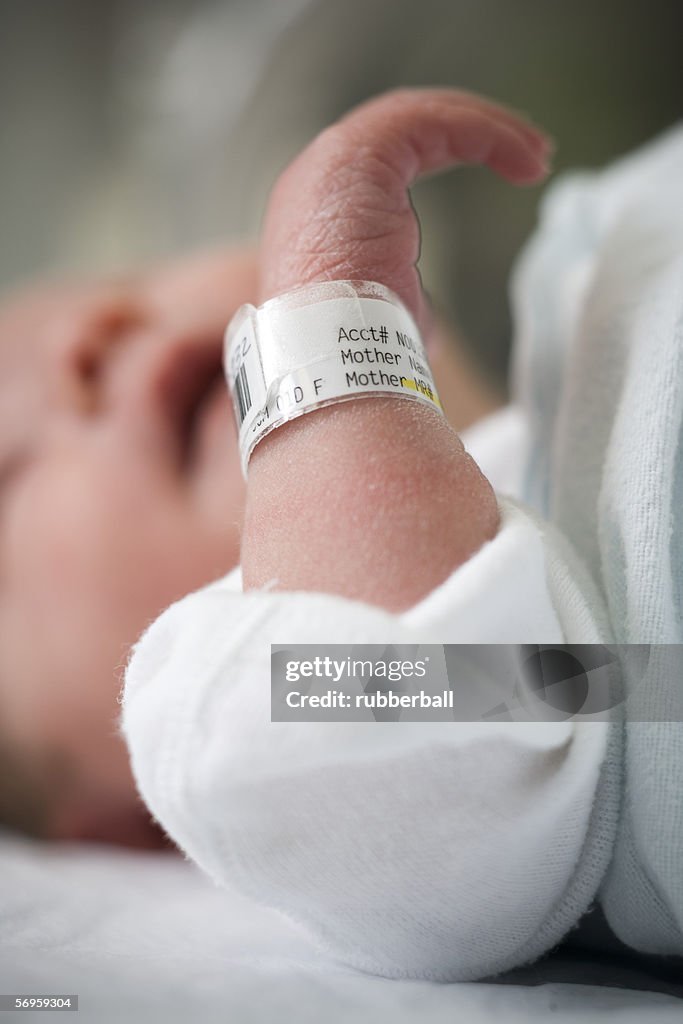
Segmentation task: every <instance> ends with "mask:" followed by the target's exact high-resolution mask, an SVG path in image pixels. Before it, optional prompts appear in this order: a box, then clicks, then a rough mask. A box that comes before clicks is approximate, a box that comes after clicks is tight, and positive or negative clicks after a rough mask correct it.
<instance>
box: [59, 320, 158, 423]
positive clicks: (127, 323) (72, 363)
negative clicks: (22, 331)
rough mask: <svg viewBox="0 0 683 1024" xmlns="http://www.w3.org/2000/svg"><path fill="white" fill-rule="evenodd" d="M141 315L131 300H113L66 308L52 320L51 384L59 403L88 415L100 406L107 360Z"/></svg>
mask: <svg viewBox="0 0 683 1024" xmlns="http://www.w3.org/2000/svg"><path fill="white" fill-rule="evenodd" d="M141 322H142V315H141V312H140V310H139V309H138V308H137V307H135V306H134V305H133V304H132V303H128V302H124V301H112V302H103V303H96V304H93V305H88V306H83V307H82V308H79V309H76V310H71V311H69V312H65V314H64V316H63V317H62V318H61V319H59V320H57V321H56V322H55V323H54V324H53V339H52V341H53V344H52V346H51V353H52V374H51V381H50V385H51V388H52V391H53V397H54V399H55V401H56V402H57V404H58V405H60V406H61V407H63V408H69V409H71V410H72V411H76V412H79V413H83V414H84V415H90V414H93V413H95V412H96V411H97V409H98V408H99V407H100V405H101V402H102V397H103V391H104V383H105V376H106V370H107V364H108V363H109V361H110V360H112V359H113V358H114V356H115V350H117V349H118V347H119V346H121V345H122V344H124V343H125V342H126V340H128V339H130V337H131V334H132V332H133V331H134V330H135V329H136V328H137V327H139V326H140V324H141Z"/></svg>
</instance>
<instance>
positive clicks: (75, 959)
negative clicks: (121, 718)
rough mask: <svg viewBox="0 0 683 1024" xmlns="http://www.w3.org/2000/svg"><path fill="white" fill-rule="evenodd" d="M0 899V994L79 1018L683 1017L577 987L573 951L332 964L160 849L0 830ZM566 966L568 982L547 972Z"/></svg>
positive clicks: (281, 924)
mask: <svg viewBox="0 0 683 1024" xmlns="http://www.w3.org/2000/svg"><path fill="white" fill-rule="evenodd" d="M0 908H1V915H0V992H2V993H14V992H37V993H50V992H53V993H75V994H78V995H79V997H80V1009H79V1015H78V1017H77V1018H76V1019H78V1020H80V1021H97V1022H108V1021H119V1020H124V1019H125V1020H126V1021H163V1022H165V1024H169V1022H170V1024H172V1022H175V1021H179V1022H180V1021H182V1022H186V1021H188V1020H194V1021H197V1022H212V1021H222V1022H225V1021H230V1022H237V1024H242V1022H245V1024H251V1022H259V1024H262V1022H270V1021H278V1020H285V1021H287V1020H296V1021H297V1022H300V1024H306V1022H309V1021H310V1022H311V1024H313V1022H315V1024H319V1022H320V1021H325V1022H326V1024H337V1022H341V1021H353V1022H365V1021H368V1022H370V1021H372V1022H373V1024H383V1022H385V1021H386V1022H387V1024H388V1022H391V1024H404V1022H408V1021H410V1022H417V1021H419V1022H420V1024H441V1022H446V1021H448V1022H449V1024H453V1022H454V1021H457V1020H467V1021H468V1024H484V1022H485V1024H491V1022H496V1024H498V1022H499V1021H506V1022H507V1021H510V1022H516V1021H519V1022H525V1024H528V1022H530V1024H534V1022H535V1021H538V1022H539V1024H540V1022H541V1021H543V1022H545V1021H546V1020H547V1019H548V1016H549V1015H550V1014H552V1019H553V1020H555V1021H560V1022H562V1024H564V1022H569V1021H581V1022H585V1021H602V1020H606V1019H607V1020H610V1021H614V1020H616V1021H619V1024H621V1022H629V1021H633V1022H636V1021H638V1022H642V1021H648V1022H658V1021H671V1022H673V1021H678V1022H679V1024H680V1022H681V1021H682V1020H683V999H679V998H677V997H676V996H674V995H671V994H666V993H664V992H656V991H640V990H629V989H625V988H617V987H614V986H603V985H600V986H598V985H595V984H582V983H581V981H582V979H583V978H585V977H589V976H590V977H591V980H595V973H596V972H595V970H593V971H592V973H591V974H590V975H589V974H588V973H587V969H584V967H582V965H581V964H580V963H577V962H576V961H574V962H573V964H569V965H567V964H564V965H563V964H562V963H561V962H560V963H559V966H558V963H555V964H554V966H553V964H552V963H551V962H548V964H541V965H537V966H536V967H534V968H533V969H532V974H531V975H530V977H532V978H533V982H534V984H531V985H525V984H520V983H519V982H517V983H515V984H505V983H496V984H491V983H467V984H452V985H439V984H432V983H429V982H417V981H388V980H386V979H383V978H377V977H372V976H369V975H364V974H360V973H358V972H356V971H353V970H350V969H348V968H345V967H344V966H341V965H338V964H336V963H334V962H333V961H331V960H330V958H329V957H327V956H326V954H325V953H324V951H322V950H320V949H319V948H317V947H316V946H315V945H313V944H312V943H311V941H310V940H309V939H308V938H307V936H306V935H305V934H304V933H303V932H302V931H300V930H299V929H298V928H297V927H296V926H295V925H293V924H292V923H290V922H289V921H288V920H286V919H285V918H283V917H281V916H280V915H278V914H277V913H274V912H273V911H271V910H268V909H264V908H261V907H258V906H255V905H253V904H250V903H246V902H245V901H244V900H243V899H242V898H241V897H238V896H237V895H233V894H232V893H229V892H225V891H222V890H219V889H217V888H215V887H214V885H213V884H212V883H211V882H210V881H209V880H208V879H206V878H205V877H204V876H203V875H202V874H201V873H200V872H199V871H198V870H197V869H196V868H195V867H194V866H193V865H191V864H190V863H188V862H186V861H184V860H183V859H182V858H180V857H179V856H177V855H174V854H170V853H169V854H164V853H136V852H128V851H121V852H119V851H113V850H112V849H109V848H106V847H98V846H84V845H68V844H65V845H59V846H49V845H44V844H39V843H33V842H31V841H30V840H24V839H21V838H18V837H14V836H9V835H6V834H3V835H2V837H1V838H0ZM567 972H569V975H570V976H571V975H573V976H574V979H573V982H572V983H569V982H567V981H566V980H562V981H556V980H552V979H553V978H557V977H561V978H566V977H567ZM544 978H547V979H548V980H544ZM654 987H656V986H654ZM681 993H682V994H683V988H682V990H681ZM34 1018H35V1019H36V1020H40V1021H42V1022H44V1021H45V1019H46V1017H45V1014H44V1013H41V1014H37V1013H31V1012H27V1011H22V1012H21V1013H14V1012H8V1013H3V1014H2V1024H5V1022H8V1021H11V1020H17V1021H23V1022H24V1024H27V1022H28V1021H30V1020H32V1019H34ZM66 1019H67V1020H68V1019H69V1018H66Z"/></svg>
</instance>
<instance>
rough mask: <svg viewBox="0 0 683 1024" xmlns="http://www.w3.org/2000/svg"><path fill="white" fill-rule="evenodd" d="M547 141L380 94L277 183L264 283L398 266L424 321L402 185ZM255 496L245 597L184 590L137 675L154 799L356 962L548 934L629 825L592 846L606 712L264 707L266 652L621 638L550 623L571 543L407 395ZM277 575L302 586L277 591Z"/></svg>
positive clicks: (447, 976) (218, 588)
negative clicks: (506, 718) (283, 719)
mask: <svg viewBox="0 0 683 1024" xmlns="http://www.w3.org/2000/svg"><path fill="white" fill-rule="evenodd" d="M542 151H543V145H542V143H541V142H539V141H537V136H536V134H535V133H532V132H530V131H529V130H527V129H526V128H524V127H523V126H522V125H521V124H520V123H519V122H518V121H517V120H516V119H514V118H511V117H510V115H507V114H504V113H503V112H502V111H497V110H495V109H494V108H492V107H490V106H488V105H486V104H482V103H481V101H478V100H475V99H473V98H471V97H463V96H462V95H459V94H455V95H453V94H449V93H443V92H439V93H433V92H424V93H400V94H393V95H390V96H388V97H385V98H382V99H380V100H377V101H375V102H373V103H371V104H369V105H367V106H366V107H365V108H362V109H361V110H360V111H358V112H356V113H355V114H353V115H351V116H350V117H349V118H348V119H346V120H345V121H343V122H342V123H341V124H340V125H338V126H336V127H334V128H332V129H330V130H329V131H328V132H326V133H324V134H323V136H322V137H321V139H319V140H317V141H316V142H315V143H313V145H312V146H311V147H310V148H309V150H308V151H307V153H306V155H304V156H302V157H301V158H300V159H299V160H298V161H296V162H295V164H294V165H293V166H292V168H291V169H290V170H289V171H288V172H286V174H285V176H284V178H283V181H282V182H281V183H280V185H279V186H278V188H277V190H276V192H275V195H274V197H273V203H272V205H271V212H270V214H269V218H268V223H267V226H266V232H265V236H264V250H263V257H262V264H263V280H262V290H261V298H262V299H265V298H267V297H269V296H271V295H275V294H277V293H280V292H281V291H282V290H284V289H287V288H290V287H293V286H295V285H297V284H303V283H306V282H309V281H311V280H315V279H321V278H322V279H324V278H325V277H329V278H340V277H343V278H349V277H361V278H366V279H371V280H379V281H380V283H383V284H386V285H388V286H389V287H391V288H392V289H393V290H394V291H396V292H397V293H398V294H399V295H400V296H401V298H402V299H403V301H404V302H405V303H406V304H407V305H408V306H409V308H410V309H411V311H412V312H413V314H414V315H415V316H416V318H417V320H418V322H419V323H421V325H422V327H423V330H425V329H426V319H427V315H426V310H425V307H424V304H423V299H422V295H421V292H420V287H419V279H418V277H417V274H416V271H415V268H414V261H415V258H416V256H417V224H416V222H415V219H414V216H413V214H412V209H411V207H410V204H409V201H408V199H407V193H406V185H407V183H408V181H410V180H412V178H414V177H415V175H416V174H417V173H418V172H419V171H421V170H434V169H436V168H437V167H440V166H445V165H446V164H448V163H452V162H453V161H455V160H458V159H469V160H482V159H483V160H486V161H488V162H489V163H490V164H491V165H492V166H494V168H495V169H497V170H500V171H502V172H503V173H505V174H506V175H507V176H509V177H510V178H512V179H513V180H529V179H534V178H535V177H537V176H538V175H539V174H540V173H541V166H542ZM326 183H327V184H326ZM309 204H310V206H309ZM359 210H362V211H363V215H362V217H360V216H359V215H358V213H359ZM325 211H326V212H325ZM276 257H277V258H276ZM424 480H429V487H428V488H425V487H424V486H422V485H421V484H422V482H423V481H424ZM248 489H249V497H248V510H247V522H246V527H245V537H244V552H243V555H244V557H243V563H244V564H243V569H244V577H245V583H246V587H247V590H248V592H247V593H242V592H241V591H240V588H239V586H238V581H237V580H236V579H235V578H234V577H232V578H228V579H227V580H224V581H219V582H218V583H216V584H214V585H212V586H210V587H207V588H204V590H202V591H199V592H198V593H196V594H192V595H189V597H187V598H185V599H184V600H182V601H180V602H178V603H177V604H176V605H174V606H172V607H171V608H170V609H168V610H167V611H166V612H165V613H164V615H162V616H161V617H160V618H159V619H158V620H157V622H156V623H154V625H153V626H152V627H151V629H150V630H149V631H148V633H147V634H146V635H145V636H144V637H143V638H142V640H141V641H140V643H139V644H138V646H137V648H136V651H135V653H134V656H133V658H132V660H131V663H130V665H129V668H128V672H127V677H126V688H125V694H124V713H123V730H124V734H125V737H126V740H127V742H128V745H129V748H130V751H131V756H132V763H133V768H134V771H135V776H136V779H137V782H138V786H139V788H140V792H141V794H142V796H143V798H144V799H145V801H146V803H147V804H148V806H149V807H150V809H151V810H152V812H153V813H154V815H155V816H156V817H157V819H158V820H159V821H160V823H161V824H162V825H163V826H164V827H165V828H166V829H167V830H168V832H169V834H170V835H171V836H172V837H173V838H174V839H175V841H176V842H177V843H178V845H179V846H180V847H181V848H182V849H183V850H184V851H185V852H186V853H188V854H189V855H190V856H191V857H192V858H193V859H194V860H195V861H196V862H197V863H198V864H199V865H201V867H202V868H203V869H204V870H205V871H207V872H208V873H209V874H210V875H211V876H212V877H213V878H214V879H215V880H216V881H217V882H218V883H220V884H224V885H229V886H235V887H237V888H238V889H240V890H241V891H242V892H245V893H247V894H248V895H250V896H252V897H253V898H255V899H257V900H259V901H261V902H265V903H267V904H269V905H271V906H274V907H277V908H279V909H281V910H283V911H285V912H286V913H288V914H289V915H290V916H291V917H292V918H294V919H296V920H298V921H301V922H303V923H304V924H305V925H306V926H307V927H308V928H310V929H311V930H312V932H313V933H314V934H315V935H316V936H317V937H318V938H319V939H321V940H322V941H323V942H325V943H326V944H327V945H328V946H329V947H330V948H331V949H332V950H333V952H334V953H335V954H336V955H337V956H339V957H341V958H343V959H344V960H345V961H347V962H350V963H352V964H354V965H356V966H358V967H361V968H363V969H366V970H370V971H374V972H377V973H381V974H386V975H390V976H417V977H430V978H438V979H442V980H455V979H471V978H478V977H483V976H486V975H490V974H492V973H495V972H498V971H501V970H504V969H506V968H508V967H512V966H514V965H515V964H518V963H522V962H525V961H527V960H529V959H531V958H533V957H535V956H537V955H539V954H540V953H542V952H544V951H545V950H547V949H549V948H550V947H551V946H552V945H553V944H554V943H555V942H557V941H558V940H559V939H560V938H561V936H562V935H563V934H564V932H565V931H566V930H567V929H568V928H569V927H571V925H572V924H574V923H575V921H576V920H577V919H578V917H579V916H580V914H581V913H582V912H583V910H584V909H585V908H586V907H587V905H588V903H589V901H590V899H591V898H592V895H593V893H594V891H595V889H596V887H597V884H598V882H599V878H600V874H601V871H602V869H603V867H604V860H605V857H606V856H608V855H609V848H610V844H609V837H606V836H604V835H602V836H601V837H600V845H599V847H598V849H597V850H596V849H595V848H594V846H591V845H590V844H589V843H588V842H587V836H588V833H589V822H590V818H591V808H592V803H593V798H594V795H595V793H596V789H597V788H598V785H599V782H598V780H599V776H600V764H601V761H602V759H603V755H604V731H603V730H602V729H601V728H600V727H598V726H596V727H595V729H593V730H591V727H590V726H584V727H581V726H579V727H578V729H575V728H574V727H573V726H571V725H569V724H565V723H556V724H551V725H548V726H536V727H533V726H532V727H524V726H521V727H516V726H515V725H507V726H506V725H500V726H499V725H496V724H495V723H490V724H486V725H478V726H475V727H474V728H471V727H468V726H462V725H457V724H455V723H453V724H449V723H431V722H430V723H400V724H395V725H393V724H384V723H382V724H377V723H374V722H371V721H369V722H365V723H331V722H321V723H301V722H291V723H289V722H288V723H271V722H270V706H269V705H270V644H271V643H274V644H284V645H288V644H301V643H336V644H369V643H378V644H403V643H406V644H411V643H428V642H436V643H444V642H476V643H534V642H536V643H555V642H562V641H563V640H564V641H568V642H571V641H572V640H577V641H578V640H580V641H581V642H591V641H593V640H595V641H601V640H604V639H605V637H604V635H602V634H601V633H600V629H599V627H598V626H597V625H595V624H594V623H593V622H592V621H591V620H590V614H588V613H587V615H586V618H585V621H587V622H589V626H590V629H593V632H592V633H591V632H590V630H589V629H588V628H584V627H583V626H582V627H581V628H580V629H579V635H578V636H577V635H576V634H575V635H574V636H572V635H571V630H567V629H565V623H563V622H562V620H561V619H560V618H558V615H557V613H556V611H555V605H556V604H557V603H559V604H562V602H564V604H565V606H566V607H567V608H568V609H569V610H570V615H569V618H568V619H567V621H570V620H571V621H578V619H577V617H580V614H581V608H582V604H581V601H582V598H581V593H580V588H578V587H576V586H574V584H573V583H572V578H573V576H572V570H570V569H568V568H567V564H566V562H565V561H564V560H563V559H564V556H563V551H562V548H561V546H560V547H555V546H553V544H552V535H551V534H550V532H548V534H547V535H546V533H545V531H543V532H542V531H541V530H540V529H539V528H538V526H537V525H536V524H535V523H534V522H533V520H532V519H531V518H530V517H529V516H527V515H526V514H525V513H523V512H521V511H520V510H517V509H516V508H515V507H514V506H513V505H511V504H509V503H506V502H501V504H500V507H498V504H497V503H496V500H495V496H494V495H493V492H492V491H491V488H490V486H489V484H488V483H487V481H486V480H485V479H484V478H483V476H482V475H481V473H480V472H479V470H478V469H477V467H476V466H475V465H474V463H473V462H472V461H471V460H470V459H469V457H468V456H467V455H466V454H465V453H464V451H463V449H462V445H461V444H460V441H459V440H458V438H457V436H456V435H455V434H454V433H453V432H452V431H451V430H450V429H449V428H448V427H447V425H446V424H445V423H444V422H443V421H442V420H441V419H440V418H439V417H438V416H437V415H436V414H435V413H433V412H431V411H430V410H429V409H423V408H422V407H420V406H418V405H417V403H411V402H408V401H403V400H400V399H363V400H362V401H357V402H356V401H354V402H349V403H348V404H346V405H340V406H337V407H333V408H331V409H327V410H324V411H318V412H315V413H312V414H310V415H306V416H304V417H302V418H301V419H300V420H298V421H296V422H294V423H290V424H288V425H287V426H285V427H282V428H279V429H278V430H276V431H275V432H274V433H273V434H272V435H270V436H269V437H268V438H267V439H266V440H264V441H263V442H262V443H261V444H260V445H258V446H257V448H256V450H255V453H254V456H253V458H252V463H251V466H250V472H249V484H248ZM499 515H500V523H499ZM416 538H417V539H416ZM544 545H545V547H544ZM406 552H408V553H409V556H410V557H409V558H408V559H407V558H406ZM546 557H547V558H548V566H547V565H546ZM458 566H460V568H458V569H457V571H455V572H453V570H454V569H456V567H458ZM446 577H448V579H447V580H446V582H445V583H444V586H443V587H442V588H438V584H439V583H441V582H442V581H443V580H445V579H446ZM553 578H554V579H555V584H553V583H552V579H553ZM273 579H275V580H277V588H279V590H280V591H287V592H272V588H271V589H269V590H268V591H267V592H263V590H261V589H259V588H260V587H261V585H263V584H267V583H270V582H271V581H272V580H273ZM549 579H550V581H551V582H548V581H549ZM435 587H437V591H436V594H437V595H439V594H440V599H439V600H438V601H437V602H436V605H434V602H433V597H434V595H433V594H432V597H430V598H428V599H427V601H426V602H419V603H418V604H417V605H416V606H415V607H414V608H410V610H408V611H407V612H405V613H402V614H398V613H397V612H396V610H398V609H406V608H408V607H409V606H410V605H413V604H414V603H415V602H417V601H419V598H421V597H423V596H424V595H425V594H428V593H429V592H432V591H434V588H435ZM553 587H554V588H555V589H554V590H553ZM549 588H550V592H552V597H553V600H551V593H550V592H549ZM295 590H299V591H304V592H299V593H292V592H291V591H295ZM321 591H323V592H324V591H328V593H321ZM373 606H374V607H373ZM572 616H573V617H574V618H573V619H572V618H571V617H572Z"/></svg>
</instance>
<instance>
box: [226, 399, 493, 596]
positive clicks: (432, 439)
mask: <svg viewBox="0 0 683 1024" xmlns="http://www.w3.org/2000/svg"><path fill="white" fill-rule="evenodd" d="M497 526H498V509H497V502H496V499H495V495H494V493H493V491H492V489H491V487H490V485H489V483H488V481H487V480H486V479H485V478H484V477H483V475H482V474H481V472H480V471H479V469H478V467H477V466H476V464H475V463H474V462H473V460H472V459H471V458H470V457H469V456H468V455H467V453H466V452H465V450H464V448H463V446H462V443H461V442H460V439H459V438H458V436H457V434H455V432H454V431H453V430H452V429H451V428H450V427H449V425H448V424H447V422H446V421H445V419H444V418H443V417H442V416H441V415H440V414H438V413H437V412H436V411H435V410H433V409H430V408H429V407H426V406H423V405H420V404H418V403H416V402H413V401H407V400H402V399H400V398H381V397H377V398H371V399H367V398H364V399H359V400H355V401H349V402H345V403H343V404H340V405H336V406H331V407H328V408H324V409H320V410H318V411H316V412H314V413H312V414H310V415H306V416H303V417H301V418H299V419H297V420H294V421H292V422H290V423H288V424H286V425H285V426H283V427H282V428H280V429H278V430H276V431H274V432H273V433H272V434H270V435H268V436H267V437H266V438H265V439H264V440H263V441H262V442H261V443H260V444H259V445H258V446H257V448H256V450H255V452H254V455H253V457H252V461H251V464H250V470H249V478H248V489H247V509H246V516H245V528H244V535H243V550H242V568H243V578H244V584H245V588H247V589H251V588H254V587H262V586H266V585H268V586H271V587H274V588H277V589H286V590H319V591H324V592H329V593H338V594H342V595H344V596H347V597H350V598H353V599H357V600H363V601H366V602H368V603H372V604H377V605H380V606H382V607H386V608H389V609H391V610H399V609H403V608H407V607H410V606H411V605H413V604H414V603H416V602H417V601H418V600H420V599H421V598H422V597H424V596H425V595H426V594H427V593H429V592H430V591H431V590H432V589H434V587H435V586H437V585H438V584H439V583H441V582H443V580H445V579H446V578H447V577H448V576H449V575H450V573H451V572H452V571H453V570H454V569H455V568H457V566H458V565H460V564H462V563H463V562H465V561H466V560H467V559H468V558H469V557H470V556H471V555H472V554H473V553H474V552H475V551H476V550H477V549H478V548H479V547H481V545H482V544H483V543H485V542H486V541H487V540H489V539H491V538H492V537H493V536H494V535H495V532H496V530H497Z"/></svg>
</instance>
